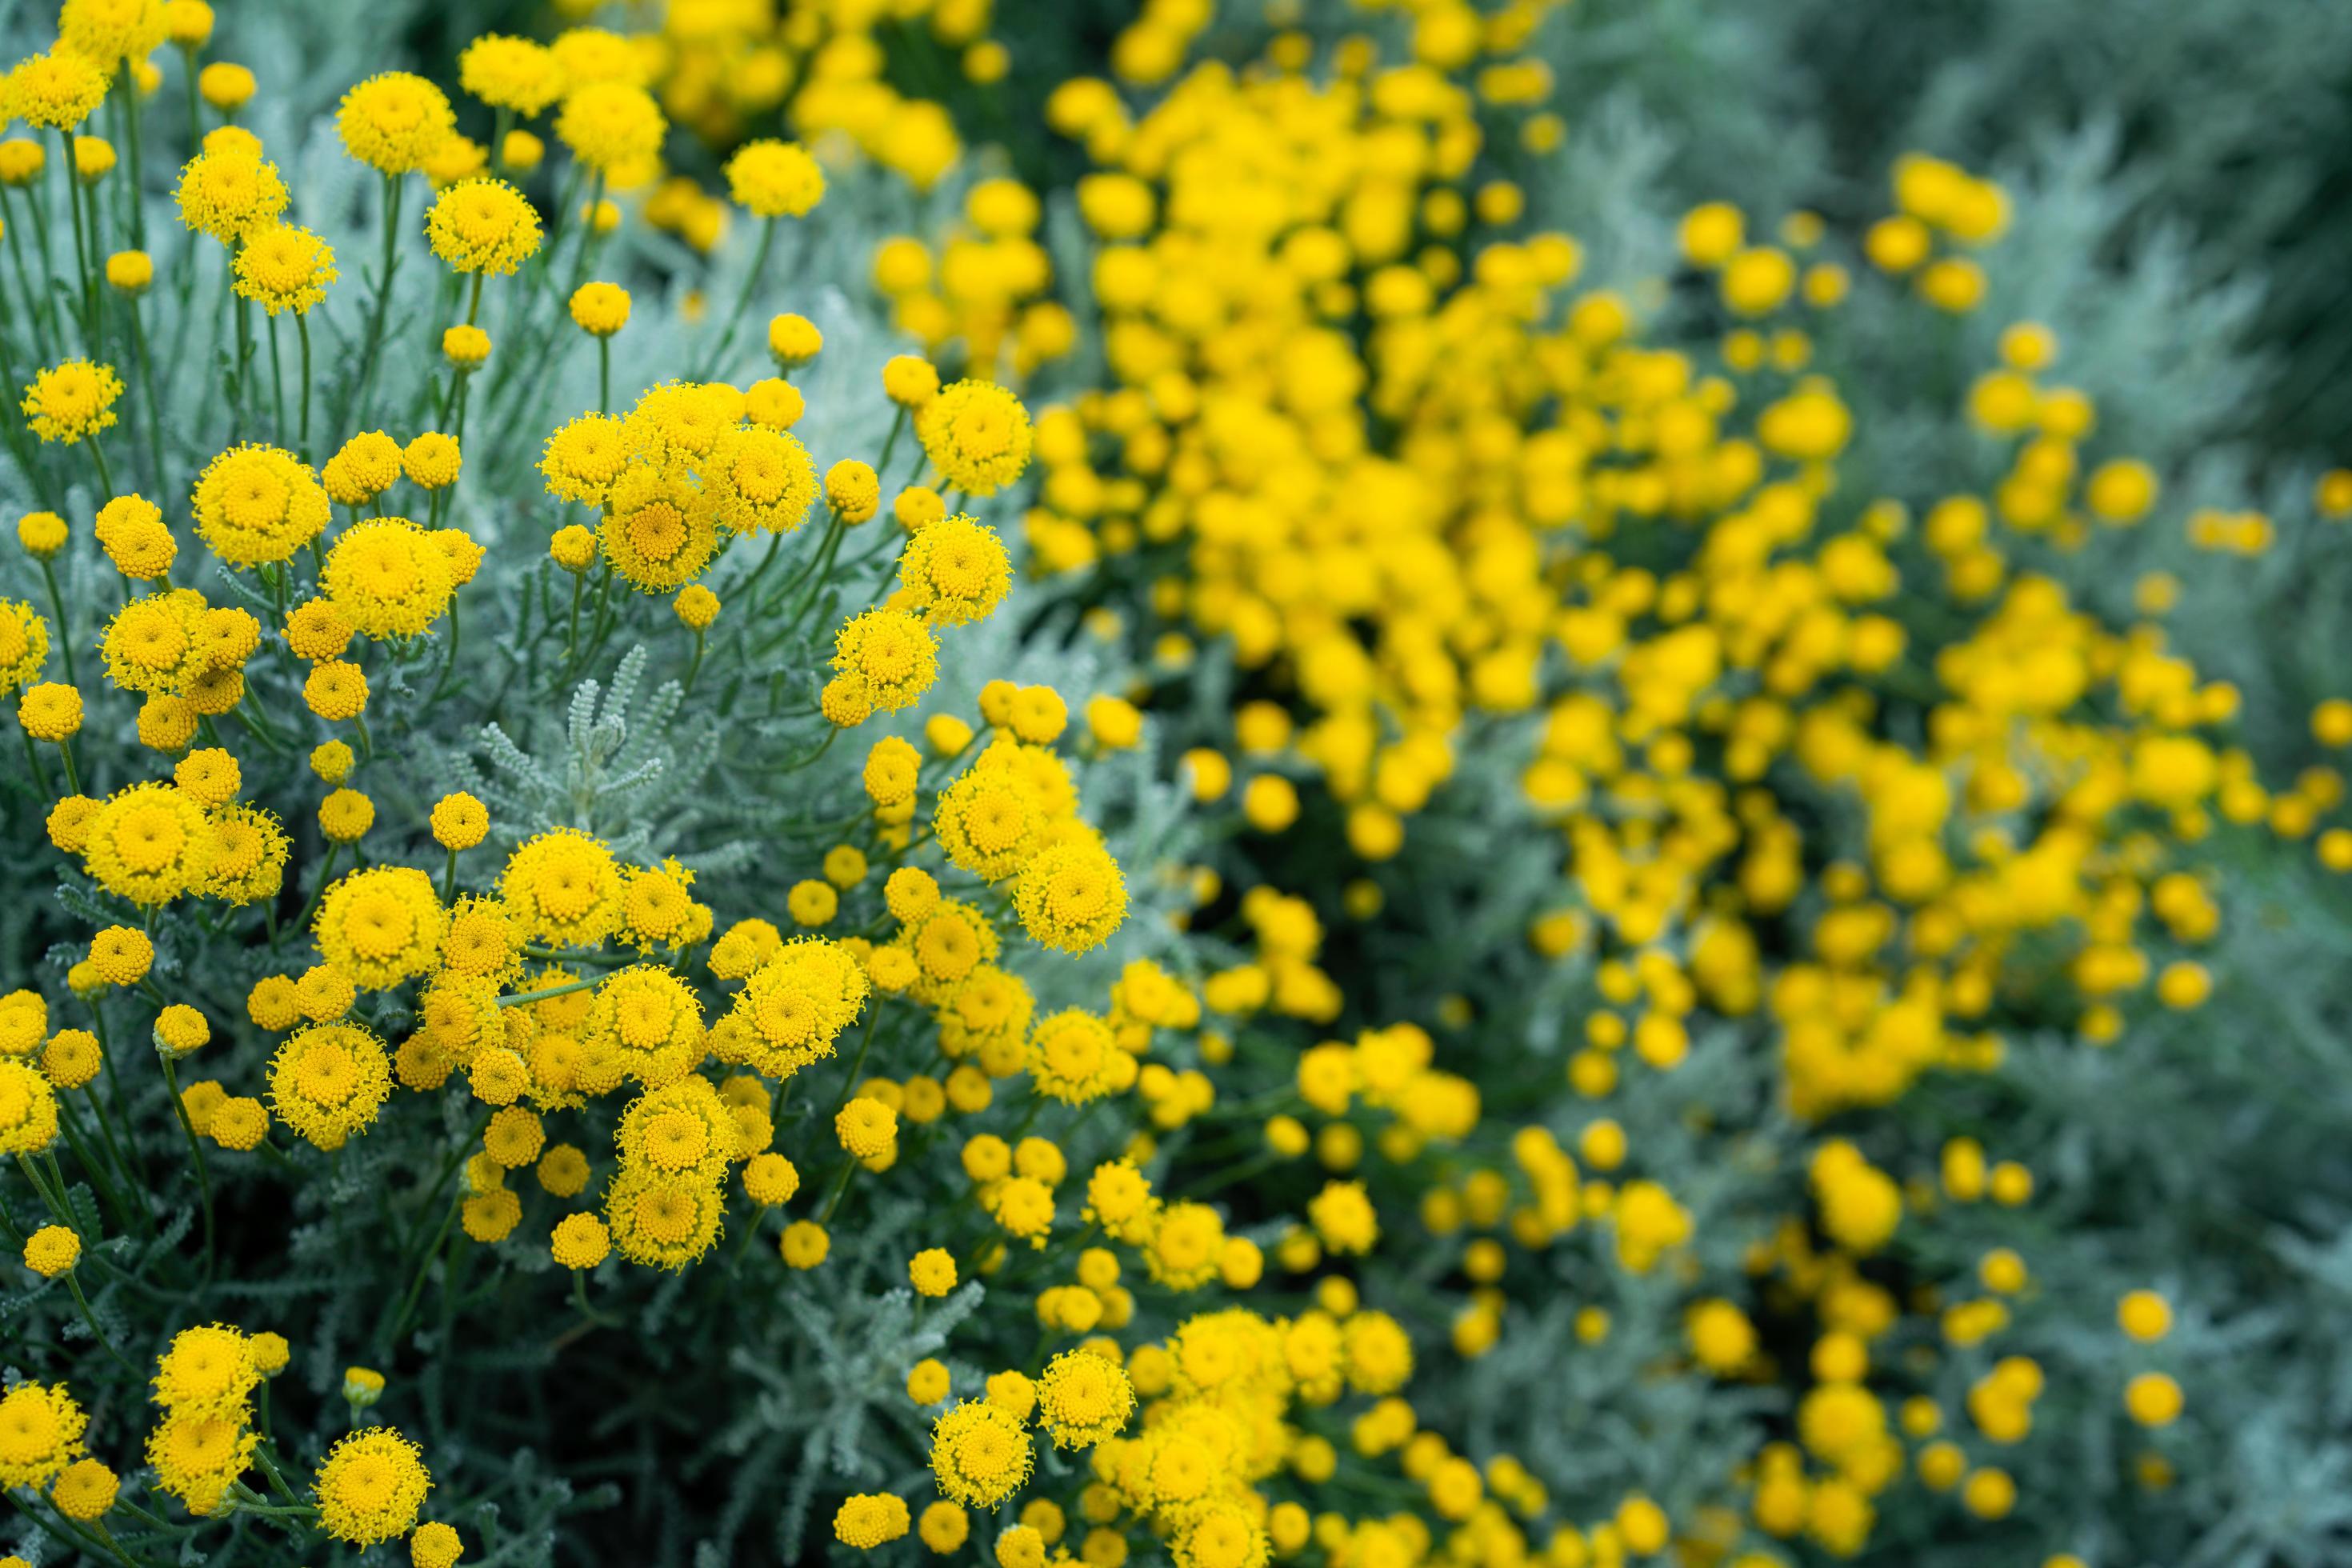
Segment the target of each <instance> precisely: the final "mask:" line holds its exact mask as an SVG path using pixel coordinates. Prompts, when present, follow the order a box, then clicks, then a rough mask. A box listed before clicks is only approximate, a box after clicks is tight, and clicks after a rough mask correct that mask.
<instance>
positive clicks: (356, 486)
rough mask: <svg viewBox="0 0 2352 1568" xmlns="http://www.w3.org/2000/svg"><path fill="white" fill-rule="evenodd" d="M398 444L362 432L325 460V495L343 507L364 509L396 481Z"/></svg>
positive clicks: (381, 435) (377, 434)
mask: <svg viewBox="0 0 2352 1568" xmlns="http://www.w3.org/2000/svg"><path fill="white" fill-rule="evenodd" d="M400 455H401V454H400V443H399V442H397V441H395V440H394V439H393V438H392V437H390V436H387V435H385V434H384V433H383V431H381V430H363V431H362V432H361V433H360V434H359V435H356V436H354V437H352V438H351V439H350V440H348V441H346V442H344V443H343V444H342V446H341V448H340V449H338V450H337V451H336V453H335V455H334V456H333V457H331V458H328V459H327V466H326V468H325V469H324V471H323V472H322V474H321V476H320V477H321V478H322V479H324V480H325V483H326V490H327V494H328V496H329V497H330V498H331V499H332V500H336V501H338V502H340V503H341V504H342V505H344V506H365V505H366V504H367V503H368V502H370V501H372V500H375V498H376V497H378V496H380V495H382V494H383V492H384V491H386V490H388V489H391V488H392V487H393V486H394V484H395V483H396V482H398V480H399V479H400Z"/></svg>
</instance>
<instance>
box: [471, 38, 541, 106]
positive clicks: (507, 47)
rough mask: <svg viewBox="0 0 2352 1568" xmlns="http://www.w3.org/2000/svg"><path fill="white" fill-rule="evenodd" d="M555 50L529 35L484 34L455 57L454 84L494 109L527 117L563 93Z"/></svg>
mask: <svg viewBox="0 0 2352 1568" xmlns="http://www.w3.org/2000/svg"><path fill="white" fill-rule="evenodd" d="M563 82H564V76H563V66H562V62H561V61H559V60H558V59H557V58H555V51H554V50H552V49H551V48H549V47H547V46H546V45H544V44H541V43H538V42H536V41H534V40H532V39H530V38H516V37H508V36H506V35H505V34H502V33H484V34H482V35H481V36H480V37H478V38H476V39H475V40H474V41H473V42H472V43H470V44H467V46H466V47H465V49H464V50H463V52H461V53H460V54H459V55H458V56H457V83H458V85H459V86H460V87H463V88H464V89H466V90H467V92H470V93H472V94H473V95H474V96H475V97H476V98H478V99H480V100H482V101H483V102H484V103H487V104H488V105H489V106H490V107H491V108H493V109H511V110H514V111H515V112H516V113H517V114H520V115H521V116H522V117H523V118H524V119H526V120H528V119H530V117H531V116H533V115H535V114H537V113H539V112H540V111H541V110H543V109H545V108H546V107H547V106H548V105H549V104H551V103H553V102H554V101H555V100H557V99H559V98H561V97H562V96H563Z"/></svg>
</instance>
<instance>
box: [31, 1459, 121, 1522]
mask: <svg viewBox="0 0 2352 1568" xmlns="http://www.w3.org/2000/svg"><path fill="white" fill-rule="evenodd" d="M121 1492H122V1479H121V1477H120V1476H117V1475H116V1474H115V1473H114V1472H113V1471H112V1470H110V1469H109V1468H107V1467H106V1466H105V1465H103V1464H101V1463H100V1462H99V1461H98V1460H96V1459H89V1458H82V1459H76V1460H75V1461H74V1462H73V1463H72V1464H70V1465H68V1466H67V1467H66V1468H65V1470H64V1473H62V1474H61V1475H59V1476H58V1479H57V1484H56V1485H55V1486H53V1487H51V1488H50V1489H49V1500H50V1501H51V1502H53V1503H55V1504H57V1507H58V1512H59V1513H61V1514H64V1515H65V1516H66V1517H67V1518H68V1519H77V1520H83V1521H89V1520H93V1519H99V1518H101V1517H103V1516H104V1515H105V1514H106V1513H107V1512H108V1511H109V1510H111V1509H112V1508H113V1507H114V1500H115V1499H116V1498H117V1497H119V1496H121Z"/></svg>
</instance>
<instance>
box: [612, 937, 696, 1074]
mask: <svg viewBox="0 0 2352 1568" xmlns="http://www.w3.org/2000/svg"><path fill="white" fill-rule="evenodd" d="M584 1034H585V1037H586V1040H587V1044H588V1046H589V1048H590V1049H591V1050H592V1051H597V1050H601V1051H604V1052H609V1053H610V1054H611V1056H612V1057H613V1058H614V1061H615V1062H616V1063H617V1064H618V1066H619V1068H620V1070H621V1071H622V1072H623V1073H625V1074H626V1075H627V1076H628V1077H630V1078H632V1079H635V1080H636V1081H637V1082H639V1083H641V1084H644V1085H646V1087H647V1088H658V1087H659V1086H661V1085H664V1084H667V1083H673V1082H676V1081H677V1079H679V1078H681V1077H683V1076H684V1075H685V1074H686V1072H687V1071H688V1069H689V1068H692V1067H693V1066H694V1065H695V1064H696V1063H697V1062H698V1061H700V1060H701V1059H702V1057H703V1053H704V1051H705V1049H706V1048H707V1047H706V1042H705V1038H704V1030H703V1024H702V1003H701V1001H700V1000H699V999H698V997H697V996H696V995H695V994H694V988H693V987H692V986H690V985H688V984H686V982H685V981H683V980H681V979H679V978H678V977H677V974H675V973H672V972H671V971H669V970H667V969H666V968H664V967H662V966H661V965H660V964H657V963H637V964H632V965H630V966H629V967H628V968H626V969H617V970H614V972H613V973H610V974H608V975H606V976H605V977H604V980H603V981H602V982H601V983H600V984H598V985H597V987H596V994H595V1002H594V1004H593V1006H591V1008H590V1009H589V1013H588V1022H587V1026H586V1029H585V1030H584Z"/></svg>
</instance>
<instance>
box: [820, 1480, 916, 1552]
mask: <svg viewBox="0 0 2352 1568" xmlns="http://www.w3.org/2000/svg"><path fill="white" fill-rule="evenodd" d="M907 1527H908V1514H907V1504H906V1501H905V1500H903V1499H901V1498H898V1497H896V1496H893V1495H892V1494H891V1493H888V1492H860V1493H857V1494H856V1495H855V1496H853V1497H851V1498H850V1499H848V1500H846V1501H845V1502H844V1503H843V1504H842V1505H841V1507H840V1508H839V1509H837V1510H835V1512H834V1516H833V1536H834V1539H835V1540H836V1541H838V1542H841V1543H842V1544H843V1545H845V1546H853V1547H856V1549H857V1550H858V1551H860V1552H871V1551H872V1550H873V1549H874V1548H876V1547H877V1546H882V1545H886V1544H887V1543H888V1542H893V1541H897V1540H898V1539H899V1538H900V1537H902V1536H904V1535H905V1534H906V1533H907Z"/></svg>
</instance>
